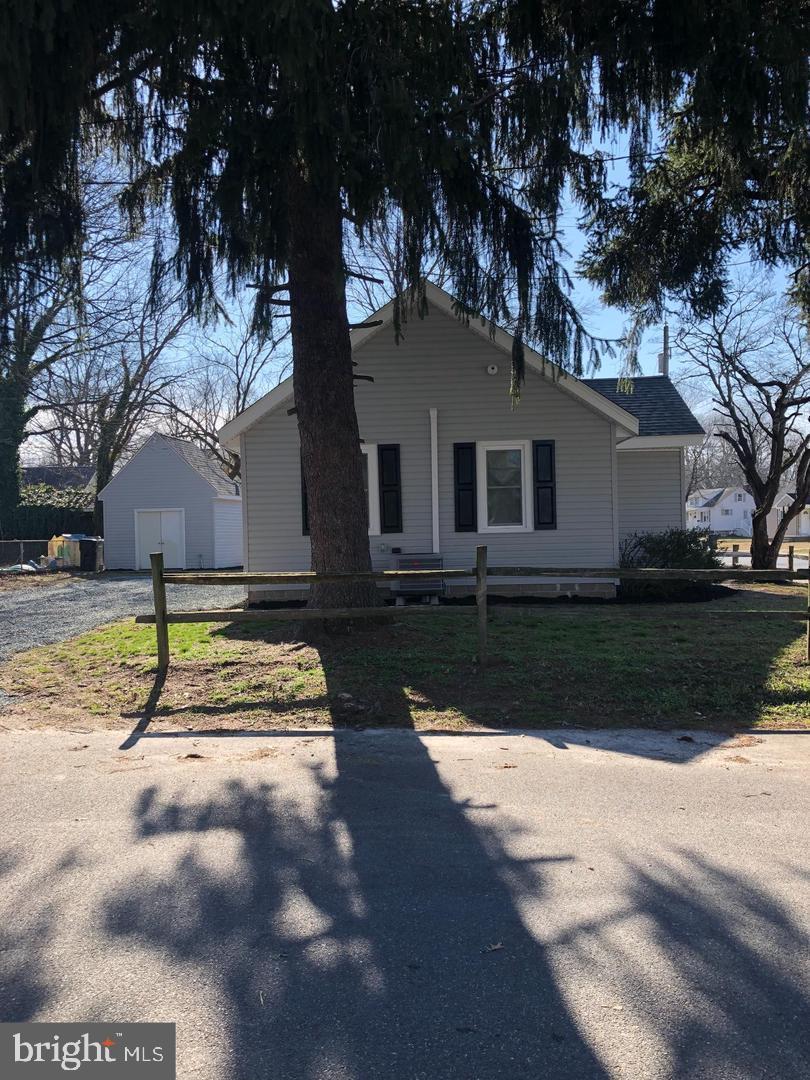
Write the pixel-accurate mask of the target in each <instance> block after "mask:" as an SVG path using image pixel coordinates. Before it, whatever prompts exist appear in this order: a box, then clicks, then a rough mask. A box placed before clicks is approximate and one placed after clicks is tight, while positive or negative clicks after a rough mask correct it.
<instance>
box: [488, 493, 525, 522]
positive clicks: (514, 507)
mask: <svg viewBox="0 0 810 1080" xmlns="http://www.w3.org/2000/svg"><path fill="white" fill-rule="evenodd" d="M487 524H489V525H522V524H523V493H522V491H521V489H520V488H519V487H518V488H490V490H489V491H488V493H487Z"/></svg>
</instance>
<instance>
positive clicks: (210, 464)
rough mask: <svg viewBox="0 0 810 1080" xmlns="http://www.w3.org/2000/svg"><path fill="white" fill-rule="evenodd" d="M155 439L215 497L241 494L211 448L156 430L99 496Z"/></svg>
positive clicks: (99, 494) (229, 496)
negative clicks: (176, 457)
mask: <svg viewBox="0 0 810 1080" xmlns="http://www.w3.org/2000/svg"><path fill="white" fill-rule="evenodd" d="M155 441H157V442H160V443H162V444H163V445H164V446H165V447H166V448H167V449H169V450H170V451H171V452H172V453H175V454H177V455H178V457H181V458H182V459H183V461H185V463H186V464H187V465H188V466H190V468H192V469H193V470H194V471H195V472H196V473H197V474H198V475H199V476H200V477H202V479H203V480H205V482H206V483H207V484H209V485H210V487H211V488H212V489H213V492H214V495H215V496H216V497H221V498H233V497H234V496H238V495H240V494H241V493H240V489H239V481H238V480H231V479H230V477H229V476H228V475H227V473H226V472H225V470H224V469H223V467H222V464H221V463H220V461H219V458H218V457H217V456H216V454H214V453H213V452H212V451H211V450H206V449H205V448H204V447H202V446H197V445H196V444H195V443H190V442H186V441H185V440H184V439H175V438H174V437H173V436H172V435H161V434H160V433H159V432H157V431H156V432H154V433H153V434H152V435H150V436H149V438H148V439H147V440H146V442H145V443H144V444H143V446H142V447H141V448H140V449H139V450H137V451H136V452H135V453H134V454H133V455H132V457H131V458H130V459H129V461H128V462H126V464H125V465H122V466H121V468H120V469H119V470H118V472H117V473H116V474H115V476H113V477H112V479H111V480H110V482H109V483H108V484H107V485H106V486H105V487H104V488H102V489H101V491H100V492H99V493H98V496H99V498H103V494H104V492H105V491H106V490H107V488H109V487H111V485H112V484H114V483H116V481H117V480H118V477H119V476H122V475H123V474H124V473H125V472H126V469H127V466H128V465H129V463H130V462H131V461H134V460H135V458H136V457H137V456H138V454H140V453H141V452H142V451H143V450H145V449H146V447H147V446H150V445H153V444H154V443H155Z"/></svg>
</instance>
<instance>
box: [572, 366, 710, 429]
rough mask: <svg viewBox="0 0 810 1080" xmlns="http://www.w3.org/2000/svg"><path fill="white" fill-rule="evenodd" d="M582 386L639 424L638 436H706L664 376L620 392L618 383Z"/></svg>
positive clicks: (594, 382) (595, 381)
mask: <svg viewBox="0 0 810 1080" xmlns="http://www.w3.org/2000/svg"><path fill="white" fill-rule="evenodd" d="M582 381H583V382H584V383H586V384H587V385H588V386H590V387H592V388H593V389H594V390H596V391H598V392H599V393H600V394H602V395H604V397H606V398H608V399H609V400H610V401H613V402H615V403H616V404H617V405H620V406H621V407H622V408H623V409H626V410H627V412H629V413H632V414H633V416H635V417H636V418H637V420H638V433H639V435H640V436H642V437H644V436H650V435H705V431H704V430H703V428H702V427H701V426H700V424H699V423H698V421H697V420H696V419H695V417H694V416H693V415H692V413H691V411H690V409H689V406H688V405H687V404H686V402H685V401H684V400H683V398H682V397H681V395H680V394H679V393H678V391H677V390H676V389H675V387H674V385H673V384H672V381H671V379H669V378H668V377H667V376H666V375H647V376H642V377H639V378H634V379H633V380H632V390H630V391H629V392H628V391H624V390H620V389H619V382H618V379H583V380H582Z"/></svg>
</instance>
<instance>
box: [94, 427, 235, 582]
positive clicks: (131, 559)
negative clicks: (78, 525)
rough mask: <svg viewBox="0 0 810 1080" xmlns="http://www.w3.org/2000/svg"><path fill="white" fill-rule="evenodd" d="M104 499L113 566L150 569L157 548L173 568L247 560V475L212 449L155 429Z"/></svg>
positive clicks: (107, 551)
mask: <svg viewBox="0 0 810 1080" xmlns="http://www.w3.org/2000/svg"><path fill="white" fill-rule="evenodd" d="M99 499H101V500H102V502H103V504H104V564H105V566H106V568H107V569H108V570H148V569H149V555H150V553H151V552H153V551H162V552H163V557H164V560H165V565H166V566H167V567H171V568H172V569H183V570H185V569H188V570H197V569H200V568H204V569H220V568H223V567H234V566H241V565H242V561H243V559H242V494H241V486H240V482H239V480H238V479H237V480H232V479H231V478H230V477H229V476H228V475H227V474H226V472H225V470H224V469H223V467H222V465H221V463H220V462H219V460H218V459H217V457H216V455H214V454H213V453H211V451H210V450H205V449H203V448H202V447H199V446H195V445H194V444H193V443H189V442H184V441H183V440H182V439H173V438H171V437H169V436H168V435H159V434H154V435H152V436H150V437H149V438H148V439H147V440H146V442H145V443H144V444H143V446H142V447H141V449H140V450H138V452H137V453H136V454H134V455H133V456H132V457H131V458H130V460H129V461H128V462H127V463H126V465H124V466H123V467H122V468H121V469H119V471H118V472H117V473H116V474H115V476H114V477H113V478H112V480H110V482H109V483H108V484H107V486H106V487H105V488H104V489H103V490H102V491H100V492H99Z"/></svg>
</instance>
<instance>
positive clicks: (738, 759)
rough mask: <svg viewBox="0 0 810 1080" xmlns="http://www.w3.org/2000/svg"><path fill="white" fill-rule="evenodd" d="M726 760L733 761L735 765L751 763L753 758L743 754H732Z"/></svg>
mask: <svg viewBox="0 0 810 1080" xmlns="http://www.w3.org/2000/svg"><path fill="white" fill-rule="evenodd" d="M725 760H726V761H731V762H733V764H735V765H750V764H751V758H747V757H743V756H742V754H732V755H730V756H729V757H727V758H725Z"/></svg>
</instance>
